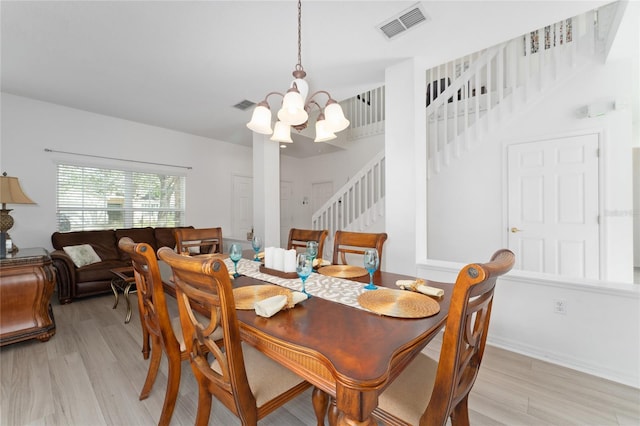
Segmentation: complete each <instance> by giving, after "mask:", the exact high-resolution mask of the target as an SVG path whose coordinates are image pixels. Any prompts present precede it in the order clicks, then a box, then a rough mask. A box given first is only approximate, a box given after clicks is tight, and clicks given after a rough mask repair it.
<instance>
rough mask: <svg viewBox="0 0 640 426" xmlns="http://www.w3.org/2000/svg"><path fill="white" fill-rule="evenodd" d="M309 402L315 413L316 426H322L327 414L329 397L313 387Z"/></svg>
mask: <svg viewBox="0 0 640 426" xmlns="http://www.w3.org/2000/svg"><path fill="white" fill-rule="evenodd" d="M311 400H312V401H313V410H314V411H315V412H316V419H317V421H318V426H324V417H325V415H326V414H327V405H328V403H329V395H327V394H326V393H324V391H322V390H320V389H318V388H317V387H314V388H313V394H312V398H311Z"/></svg>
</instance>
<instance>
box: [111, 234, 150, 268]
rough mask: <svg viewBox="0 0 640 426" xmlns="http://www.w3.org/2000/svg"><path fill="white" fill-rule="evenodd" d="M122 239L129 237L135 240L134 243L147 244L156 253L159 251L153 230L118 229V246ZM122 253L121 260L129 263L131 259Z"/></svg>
mask: <svg viewBox="0 0 640 426" xmlns="http://www.w3.org/2000/svg"><path fill="white" fill-rule="evenodd" d="M122 237H129V238H131V239H132V240H133V242H134V243H147V244H149V245H150V246H151V248H153V251H154V253H155V252H156V251H157V250H158V247H157V243H156V237H155V234H154V232H153V228H151V227H147V228H124V229H116V245H118V242H119V241H120V238H122ZM119 251H120V260H124V261H129V260H131V257H130V256H129V255H128V254H127V253H125V252H123V251H122V250H119Z"/></svg>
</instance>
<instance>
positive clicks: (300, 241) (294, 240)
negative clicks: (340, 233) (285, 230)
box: [287, 228, 329, 258]
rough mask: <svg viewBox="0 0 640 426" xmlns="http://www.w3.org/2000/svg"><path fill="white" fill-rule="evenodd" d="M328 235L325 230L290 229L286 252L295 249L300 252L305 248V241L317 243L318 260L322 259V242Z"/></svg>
mask: <svg viewBox="0 0 640 426" xmlns="http://www.w3.org/2000/svg"><path fill="white" fill-rule="evenodd" d="M327 235H329V231H327V230H326V229H298V228H291V230H290V231H289V242H288V243H287V250H291V249H295V250H296V251H298V250H299V249H302V251H304V250H306V248H307V241H317V242H318V258H322V256H323V253H324V240H325V239H326V238H327Z"/></svg>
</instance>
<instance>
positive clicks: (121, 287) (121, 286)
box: [111, 266, 136, 324]
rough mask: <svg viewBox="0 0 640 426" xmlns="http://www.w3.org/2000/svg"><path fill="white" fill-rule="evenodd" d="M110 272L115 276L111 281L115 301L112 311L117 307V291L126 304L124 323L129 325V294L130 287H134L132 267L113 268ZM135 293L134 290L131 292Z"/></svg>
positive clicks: (134, 280)
mask: <svg viewBox="0 0 640 426" xmlns="http://www.w3.org/2000/svg"><path fill="white" fill-rule="evenodd" d="M111 272H112V273H113V274H114V275H115V277H114V278H113V279H112V280H111V290H113V295H114V296H115V298H116V300H115V302H114V303H113V309H115V308H116V307H117V306H118V300H119V296H118V291H121V292H122V293H123V294H124V300H125V302H127V315H126V316H125V318H124V323H125V324H129V321H130V320H131V302H130V301H129V293H130V292H131V287H132V286H134V285H135V283H136V279H135V276H134V275H133V267H131V266H125V267H122V268H114V269H112V270H111ZM133 292H134V293H135V290H133Z"/></svg>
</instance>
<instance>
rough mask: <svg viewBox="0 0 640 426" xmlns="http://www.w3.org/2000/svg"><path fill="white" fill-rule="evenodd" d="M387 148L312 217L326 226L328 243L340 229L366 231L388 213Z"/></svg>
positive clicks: (315, 225)
mask: <svg viewBox="0 0 640 426" xmlns="http://www.w3.org/2000/svg"><path fill="white" fill-rule="evenodd" d="M384 173H385V171H384V150H383V151H380V152H379V153H378V154H376V156H375V157H374V158H373V159H372V160H371V161H369V162H368V163H367V164H366V165H365V166H364V167H362V168H361V169H360V171H359V172H358V173H356V174H355V176H353V177H352V178H351V179H349V181H348V182H347V183H346V184H345V185H343V186H342V187H341V188H340V189H339V190H338V191H336V193H335V194H334V195H333V196H332V197H331V198H330V199H329V200H327V202H326V203H324V204H323V205H322V206H321V207H320V208H319V209H318V211H316V212H315V213H314V214H313V216H312V218H311V223H312V228H313V229H326V230H328V231H329V236H328V238H327V241H326V243H325V247H329V248H330V247H331V246H332V244H331V243H332V242H333V236H334V234H335V232H336V231H337V230H350V231H356V232H357V231H362V230H364V229H366V228H367V227H368V226H371V225H372V224H374V223H375V222H376V221H377V220H378V219H379V218H380V217H383V216H384V195H385V180H384Z"/></svg>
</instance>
